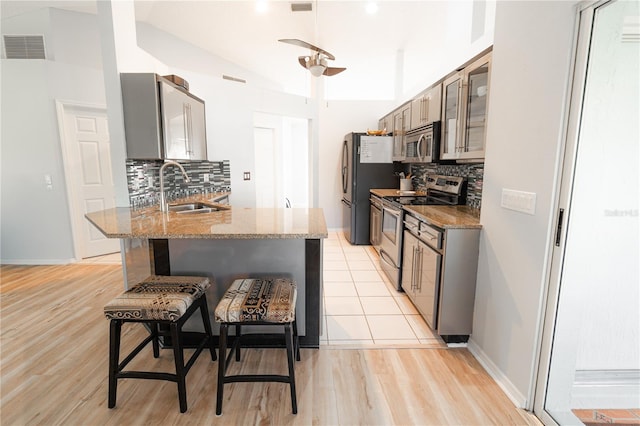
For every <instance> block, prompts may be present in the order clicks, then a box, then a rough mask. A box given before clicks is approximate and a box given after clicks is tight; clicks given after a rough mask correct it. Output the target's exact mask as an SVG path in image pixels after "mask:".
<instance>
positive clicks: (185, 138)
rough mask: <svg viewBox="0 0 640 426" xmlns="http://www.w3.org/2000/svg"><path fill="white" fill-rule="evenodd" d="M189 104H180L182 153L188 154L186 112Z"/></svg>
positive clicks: (187, 116) (187, 117)
mask: <svg viewBox="0 0 640 426" xmlns="http://www.w3.org/2000/svg"><path fill="white" fill-rule="evenodd" d="M188 107H189V104H187V103H186V102H183V103H182V122H183V123H184V127H183V128H182V134H183V136H184V152H186V153H187V154H188V153H189V124H188V123H189V114H188V112H187V108H188Z"/></svg>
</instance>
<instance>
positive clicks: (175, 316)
mask: <svg viewBox="0 0 640 426" xmlns="http://www.w3.org/2000/svg"><path fill="white" fill-rule="evenodd" d="M209 286H210V283H209V279H208V278H206V277H181V276H156V275H152V276H150V277H149V278H147V279H145V280H144V281H142V282H141V283H139V284H136V285H135V286H133V287H132V288H130V289H129V290H127V291H125V292H124V293H123V294H121V295H120V296H118V297H116V298H115V299H113V300H112V301H111V302H109V303H107V305H105V307H104V314H105V316H106V317H107V319H109V320H111V325H110V338H109V408H113V407H115V406H116V392H117V385H118V380H119V379H153V380H168V381H171V382H176V383H177V384H178V399H179V401H180V412H181V413H184V412H185V411H187V390H186V383H185V378H186V375H187V373H188V372H189V369H191V367H192V366H193V364H194V363H195V361H196V359H197V358H198V355H200V352H202V350H203V349H204V348H205V347H208V348H209V351H210V352H211V359H212V360H213V361H215V360H216V359H217V357H216V351H215V348H214V342H213V337H212V333H211V322H210V320H209V311H208V309H207V298H206V296H205V294H204V292H205V290H206V289H207V288H208V287H209ZM198 309H199V310H200V314H201V316H202V322H203V325H204V329H205V335H204V337H203V338H202V340H201V341H200V343H199V344H198V346H197V348H196V351H195V352H194V353H193V355H191V358H189V360H188V361H187V363H186V364H185V363H184V354H183V346H182V326H183V325H184V323H185V322H186V321H187V320H188V319H189V317H191V315H192V314H193V313H194V312H196V311H197V310H198ZM125 322H139V323H143V324H146V325H147V327H148V328H149V330H150V334H149V336H148V337H146V338H145V339H144V340H143V341H142V342H140V344H138V346H136V348H135V349H133V351H131V353H129V355H127V356H126V357H125V358H124V359H123V360H122V361H121V362H120V334H121V329H122V324H123V323H125ZM161 326H164V327H161ZM167 328H168V330H167ZM159 336H163V337H169V338H170V339H171V345H172V346H173V356H174V361H175V366H176V372H175V374H171V373H161V372H151V371H125V370H124V368H125V367H126V366H127V364H129V362H131V360H133V358H134V357H135V356H136V355H137V354H138V353H139V352H140V351H141V350H142V349H143V348H144V347H145V346H146V345H147V344H148V343H149V342H151V344H152V346H153V357H154V358H158V357H159V356H160V345H159V339H158V338H159Z"/></svg>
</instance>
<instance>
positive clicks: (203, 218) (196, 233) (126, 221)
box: [85, 194, 328, 239]
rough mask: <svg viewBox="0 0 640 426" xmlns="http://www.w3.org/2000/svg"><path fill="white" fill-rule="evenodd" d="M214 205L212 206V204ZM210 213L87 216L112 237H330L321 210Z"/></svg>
mask: <svg viewBox="0 0 640 426" xmlns="http://www.w3.org/2000/svg"><path fill="white" fill-rule="evenodd" d="M220 196H221V194H215V196H214V194H209V195H204V196H203V195H201V196H193V197H189V198H188V199H182V200H179V201H177V200H176V201H172V202H170V203H169V204H176V203H177V202H188V201H201V202H208V203H211V201H210V200H211V199H216V198H220ZM212 204H213V203H212ZM220 208H226V209H227V210H221V211H215V212H211V213H196V214H178V213H176V212H167V213H163V212H161V211H160V208H159V207H158V206H152V207H148V208H144V209H133V208H129V207H116V208H112V209H107V210H102V211H97V212H92V213H87V214H86V215H85V217H86V218H87V219H88V220H89V222H91V223H92V224H93V225H95V226H96V228H98V229H99V230H100V231H101V232H102V233H103V234H104V235H105V236H107V237H109V238H194V239H195V238H203V239H295V238H327V236H328V234H327V225H326V223H325V220H324V213H323V211H322V209H252V208H232V207H231V206H225V205H220Z"/></svg>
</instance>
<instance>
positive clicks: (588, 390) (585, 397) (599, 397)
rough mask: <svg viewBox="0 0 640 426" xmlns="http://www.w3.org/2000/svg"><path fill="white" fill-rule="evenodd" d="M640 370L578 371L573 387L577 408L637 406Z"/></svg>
mask: <svg viewBox="0 0 640 426" xmlns="http://www.w3.org/2000/svg"><path fill="white" fill-rule="evenodd" d="M638 404H640V370H578V371H576V374H575V379H574V383H573V388H572V389H571V407H574V408H636V407H638Z"/></svg>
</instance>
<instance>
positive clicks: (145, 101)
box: [120, 73, 207, 160]
mask: <svg viewBox="0 0 640 426" xmlns="http://www.w3.org/2000/svg"><path fill="white" fill-rule="evenodd" d="M120 81H121V86H122V104H123V111H124V128H125V137H126V140H127V158H132V159H150V160H157V159H171V160H206V159H207V140H206V130H205V110H204V101H203V100H202V99H199V98H198V97H196V96H194V95H192V94H191V93H189V92H187V91H186V90H185V89H183V88H182V87H180V86H177V85H175V84H173V83H172V82H170V81H168V80H166V79H164V78H162V77H161V76H158V75H156V74H153V73H123V74H121V75H120Z"/></svg>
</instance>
